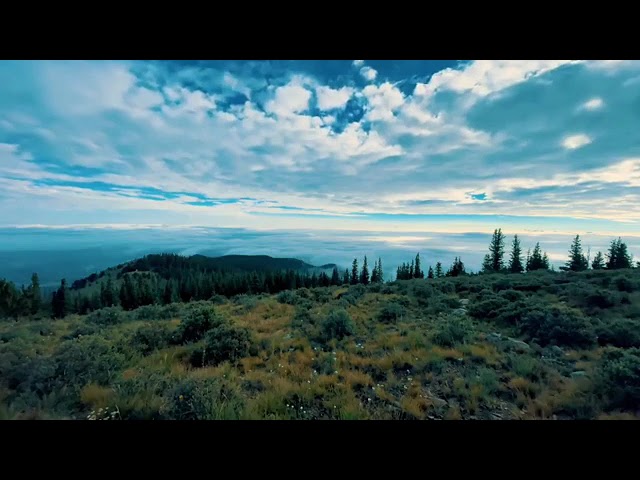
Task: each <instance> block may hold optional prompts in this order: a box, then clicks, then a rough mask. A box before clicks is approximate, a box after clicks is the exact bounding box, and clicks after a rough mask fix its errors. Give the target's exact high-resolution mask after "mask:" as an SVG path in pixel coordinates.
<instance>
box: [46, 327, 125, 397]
mask: <svg viewBox="0 0 640 480" xmlns="http://www.w3.org/2000/svg"><path fill="white" fill-rule="evenodd" d="M54 359H55V361H56V377H57V380H58V381H59V382H61V383H62V384H66V385H72V386H75V387H78V388H79V387H82V386H84V385H86V384H88V383H97V384H99V385H107V384H108V383H109V382H110V381H111V379H112V378H113V377H114V376H115V375H116V373H117V372H118V370H119V369H120V368H121V367H122V366H123V365H124V363H125V356H124V355H123V354H122V353H121V352H119V351H118V350H117V348H116V347H115V346H114V345H112V344H111V343H109V342H108V341H107V340H105V339H104V338H102V337H98V336H96V335H91V336H89V337H81V338H77V339H74V340H67V341H66V342H63V343H62V344H61V345H60V347H59V348H58V350H57V351H56V353H55V355H54Z"/></svg>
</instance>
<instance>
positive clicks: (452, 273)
mask: <svg viewBox="0 0 640 480" xmlns="http://www.w3.org/2000/svg"><path fill="white" fill-rule="evenodd" d="M465 273H466V271H465V267H464V263H462V259H460V258H458V257H456V258H455V260H454V261H453V264H452V265H451V267H449V270H448V271H447V277H458V276H460V275H464V274H465Z"/></svg>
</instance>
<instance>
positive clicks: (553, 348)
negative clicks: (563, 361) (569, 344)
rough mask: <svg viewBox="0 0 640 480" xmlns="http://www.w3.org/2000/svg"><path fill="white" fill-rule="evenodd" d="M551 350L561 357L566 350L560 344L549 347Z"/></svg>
mask: <svg viewBox="0 0 640 480" xmlns="http://www.w3.org/2000/svg"><path fill="white" fill-rule="evenodd" d="M549 351H550V352H551V353H552V354H553V355H556V356H558V357H561V356H562V355H564V350H562V348H560V347H559V346H558V345H554V346H553V347H551V348H550V349H549Z"/></svg>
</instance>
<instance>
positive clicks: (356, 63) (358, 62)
mask: <svg viewBox="0 0 640 480" xmlns="http://www.w3.org/2000/svg"><path fill="white" fill-rule="evenodd" d="M363 65H364V60H354V61H353V66H354V67H362V66H363Z"/></svg>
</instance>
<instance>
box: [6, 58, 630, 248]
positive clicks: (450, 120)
mask: <svg viewBox="0 0 640 480" xmlns="http://www.w3.org/2000/svg"><path fill="white" fill-rule="evenodd" d="M639 126H640V62H639V61H563V60H525V61H520V60H518V61H507V60H503V61H499V60H486V61H485V60H483V61H376V60H353V61H351V60H349V61H346V60H345V61H342V60H340V61H326V60H322V61H251V62H244V61H171V62H170V61H150V62H140V61H0V226H2V227H13V226H23V227H24V226H28V225H38V226H45V227H51V226H58V227H59V226H78V225H83V226H94V227H109V226H111V227H113V226H118V228H123V227H124V226H129V227H130V228H138V227H139V226H141V225H171V226H194V225H200V226H210V227H223V228H243V229H249V230H262V231H264V230H274V229H276V230H277V229H281V230H287V231H292V230H301V231H302V230H303V231H313V230H331V231H360V232H382V234H384V235H386V236H387V237H388V238H390V239H391V241H393V237H394V235H395V236H397V237H398V238H401V237H403V236H406V235H405V234H406V232H422V233H426V232H429V233H438V232H440V233H450V234H458V233H466V232H480V233H488V232H491V231H492V230H493V229H494V228H496V227H500V226H502V227H503V228H505V230H507V229H508V231H509V233H518V232H520V233H525V234H526V232H536V234H540V235H544V234H549V235H551V234H553V235H558V234H560V235H572V234H575V233H582V234H586V235H588V234H589V232H591V233H592V234H597V235H602V236H612V235H618V234H622V235H623V236H627V237H629V236H633V235H638V232H640V228H639V227H640V224H639V221H640V202H639V199H640V128H639Z"/></svg>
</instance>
